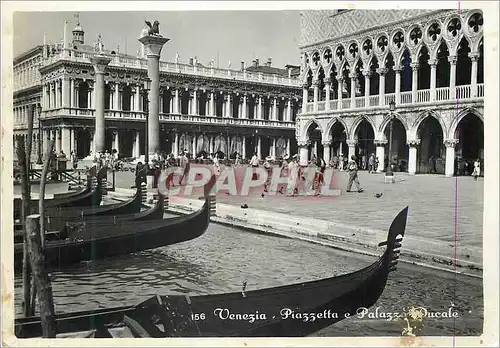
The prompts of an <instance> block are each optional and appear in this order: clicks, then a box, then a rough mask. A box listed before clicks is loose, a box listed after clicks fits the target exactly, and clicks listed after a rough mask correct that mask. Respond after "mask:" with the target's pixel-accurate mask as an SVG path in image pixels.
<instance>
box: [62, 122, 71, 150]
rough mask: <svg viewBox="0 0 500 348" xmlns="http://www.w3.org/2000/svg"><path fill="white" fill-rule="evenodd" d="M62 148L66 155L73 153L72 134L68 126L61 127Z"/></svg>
mask: <svg viewBox="0 0 500 348" xmlns="http://www.w3.org/2000/svg"><path fill="white" fill-rule="evenodd" d="M61 150H63V151H64V153H65V154H66V156H69V154H70V153H71V136H70V133H69V128H68V127H61Z"/></svg>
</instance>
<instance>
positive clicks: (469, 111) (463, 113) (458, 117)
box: [448, 108, 484, 139]
mask: <svg viewBox="0 0 500 348" xmlns="http://www.w3.org/2000/svg"><path fill="white" fill-rule="evenodd" d="M469 114H472V115H475V116H477V117H478V118H479V119H480V120H481V122H483V123H484V116H483V115H482V114H481V113H480V112H479V111H478V110H476V109H473V108H467V109H463V110H462V111H460V112H459V113H458V114H457V115H456V116H455V117H454V118H453V121H452V122H451V125H450V129H449V130H448V138H449V139H453V138H454V137H455V134H456V132H457V128H458V125H459V124H460V121H462V119H463V118H464V117H465V116H467V115H469Z"/></svg>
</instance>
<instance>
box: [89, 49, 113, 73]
mask: <svg viewBox="0 0 500 348" xmlns="http://www.w3.org/2000/svg"><path fill="white" fill-rule="evenodd" d="M91 62H92V64H93V65H94V70H95V73H96V74H104V73H105V71H106V66H108V64H109V63H110V62H111V58H109V57H106V56H102V55H100V54H96V55H95V56H93V57H92V60H91Z"/></svg>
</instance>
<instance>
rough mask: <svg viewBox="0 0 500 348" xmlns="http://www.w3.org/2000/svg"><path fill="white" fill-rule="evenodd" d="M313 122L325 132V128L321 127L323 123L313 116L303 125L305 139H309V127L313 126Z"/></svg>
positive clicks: (303, 137) (302, 133)
mask: <svg viewBox="0 0 500 348" xmlns="http://www.w3.org/2000/svg"><path fill="white" fill-rule="evenodd" d="M312 124H315V125H316V126H317V127H318V129H319V130H320V132H321V133H323V129H322V128H321V123H320V122H318V120H316V119H315V118H311V119H309V120H307V122H306V123H305V124H304V126H303V127H302V131H301V135H302V136H301V138H302V139H303V140H306V141H307V140H309V128H310V127H311V125H312Z"/></svg>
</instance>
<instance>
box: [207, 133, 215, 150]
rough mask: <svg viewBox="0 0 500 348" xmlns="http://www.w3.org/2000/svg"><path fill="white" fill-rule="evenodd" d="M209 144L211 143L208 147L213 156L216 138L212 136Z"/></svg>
mask: <svg viewBox="0 0 500 348" xmlns="http://www.w3.org/2000/svg"><path fill="white" fill-rule="evenodd" d="M209 142H210V144H209V146H208V149H209V151H210V154H213V153H214V142H215V140H214V137H213V136H210V137H209Z"/></svg>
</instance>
